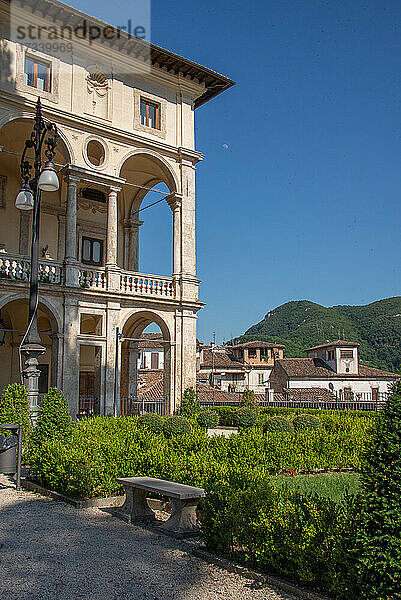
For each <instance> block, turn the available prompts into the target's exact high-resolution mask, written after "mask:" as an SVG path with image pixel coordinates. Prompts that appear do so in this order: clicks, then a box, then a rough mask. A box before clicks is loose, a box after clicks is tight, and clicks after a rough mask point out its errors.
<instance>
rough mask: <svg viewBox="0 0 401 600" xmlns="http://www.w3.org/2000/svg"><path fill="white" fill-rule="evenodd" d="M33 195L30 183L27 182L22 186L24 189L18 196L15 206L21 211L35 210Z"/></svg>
mask: <svg viewBox="0 0 401 600" xmlns="http://www.w3.org/2000/svg"><path fill="white" fill-rule="evenodd" d="M33 204H34V201H33V194H32V190H31V188H30V186H29V183H27V182H25V183H23V184H22V188H21V189H20V191H19V192H18V196H17V197H16V199H15V206H16V208H19V210H32V209H33Z"/></svg>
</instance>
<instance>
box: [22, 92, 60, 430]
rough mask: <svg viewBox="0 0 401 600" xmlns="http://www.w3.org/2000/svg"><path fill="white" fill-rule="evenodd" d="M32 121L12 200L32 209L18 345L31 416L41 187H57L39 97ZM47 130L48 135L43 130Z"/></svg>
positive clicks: (52, 142) (53, 141)
mask: <svg viewBox="0 0 401 600" xmlns="http://www.w3.org/2000/svg"><path fill="white" fill-rule="evenodd" d="M34 120H35V123H34V127H33V131H32V133H31V136H30V138H29V139H27V140H26V141H25V148H24V151H23V153H22V157H21V163H20V169H21V177H22V179H23V184H22V187H21V190H20V191H19V193H18V196H17V198H16V201H15V206H16V207H17V208H19V209H20V210H33V218H32V244H31V269H30V275H29V313H28V328H27V330H26V333H25V335H24V337H23V339H22V342H21V345H20V352H21V353H22V354H23V355H24V356H25V369H24V370H23V372H22V374H23V379H24V384H25V387H26V389H27V392H28V399H29V406H30V410H31V413H32V417H33V419H35V418H36V414H37V410H38V395H39V376H40V371H39V368H38V365H39V361H38V358H39V356H40V355H41V354H43V353H44V352H45V351H46V348H44V347H43V346H42V341H41V339H40V335H39V330H38V281H39V223H40V196H41V191H42V190H43V191H48V192H53V191H57V190H58V189H59V180H58V177H57V174H56V171H55V168H54V164H53V162H52V161H53V158H54V155H55V148H56V145H57V137H58V134H57V127H56V125H55V124H54V123H51V122H49V121H47V120H45V119H44V118H43V115H42V105H41V102H40V98H38V101H37V103H36V111H35V119H34ZM49 133H50V134H51V135H50V136H48V135H47V134H49ZM44 145H45V146H46V150H45V152H44V153H45V155H46V158H47V161H46V162H45V165H44V168H43V169H42V149H43V146H44ZM31 149H33V152H34V164H33V168H34V174H33V177H32V178H31V169H32V164H31V163H30V162H29V159H28V158H27V152H28V151H29V150H31Z"/></svg>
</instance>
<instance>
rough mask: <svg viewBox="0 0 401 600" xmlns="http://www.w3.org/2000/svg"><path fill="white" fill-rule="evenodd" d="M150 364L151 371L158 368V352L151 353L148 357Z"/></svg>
mask: <svg viewBox="0 0 401 600" xmlns="http://www.w3.org/2000/svg"><path fill="white" fill-rule="evenodd" d="M150 364H151V368H152V369H158V368H159V353H158V352H152V354H151V355H150Z"/></svg>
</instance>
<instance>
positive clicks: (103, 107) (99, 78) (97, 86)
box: [86, 65, 109, 119]
mask: <svg viewBox="0 0 401 600" xmlns="http://www.w3.org/2000/svg"><path fill="white" fill-rule="evenodd" d="M86 84H87V101H86V112H87V113H89V114H91V115H95V116H97V117H101V118H102V119H107V118H108V116H109V81H108V79H107V77H106V76H105V75H104V74H103V73H102V72H101V69H100V67H98V66H97V65H96V66H95V67H94V68H93V69H92V70H91V71H90V72H89V73H88V75H87V77H86Z"/></svg>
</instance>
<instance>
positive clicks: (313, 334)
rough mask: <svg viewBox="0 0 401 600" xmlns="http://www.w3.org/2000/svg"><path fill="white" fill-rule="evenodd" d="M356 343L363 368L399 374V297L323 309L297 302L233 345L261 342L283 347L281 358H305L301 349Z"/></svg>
mask: <svg viewBox="0 0 401 600" xmlns="http://www.w3.org/2000/svg"><path fill="white" fill-rule="evenodd" d="M339 338H340V339H344V338H345V339H347V340H350V341H352V342H359V343H360V344H361V346H360V348H359V356H360V359H361V361H362V362H363V363H364V364H367V365H370V366H374V367H378V368H380V369H387V370H390V371H395V372H400V370H401V297H400V296H398V297H396V298H386V299H384V300H379V301H377V302H373V303H372V304H367V305H366V306H331V307H329V308H326V307H325V306H320V304H315V303H314V302H309V301H308V300H298V301H295V302H287V303H286V304H282V305H281V306H278V307H277V308H275V309H274V310H272V311H270V312H268V313H267V315H266V316H265V318H264V319H263V321H261V322H260V323H257V324H256V325H252V327H250V328H249V329H248V330H247V331H246V332H245V334H244V335H242V336H241V337H239V338H236V341H238V342H239V341H241V342H244V341H249V340H255V339H260V340H265V341H269V342H279V343H281V344H285V345H286V350H285V356H287V357H296V356H305V352H304V350H305V348H308V347H310V346H314V345H316V344H319V343H323V342H325V341H327V340H334V339H339Z"/></svg>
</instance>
